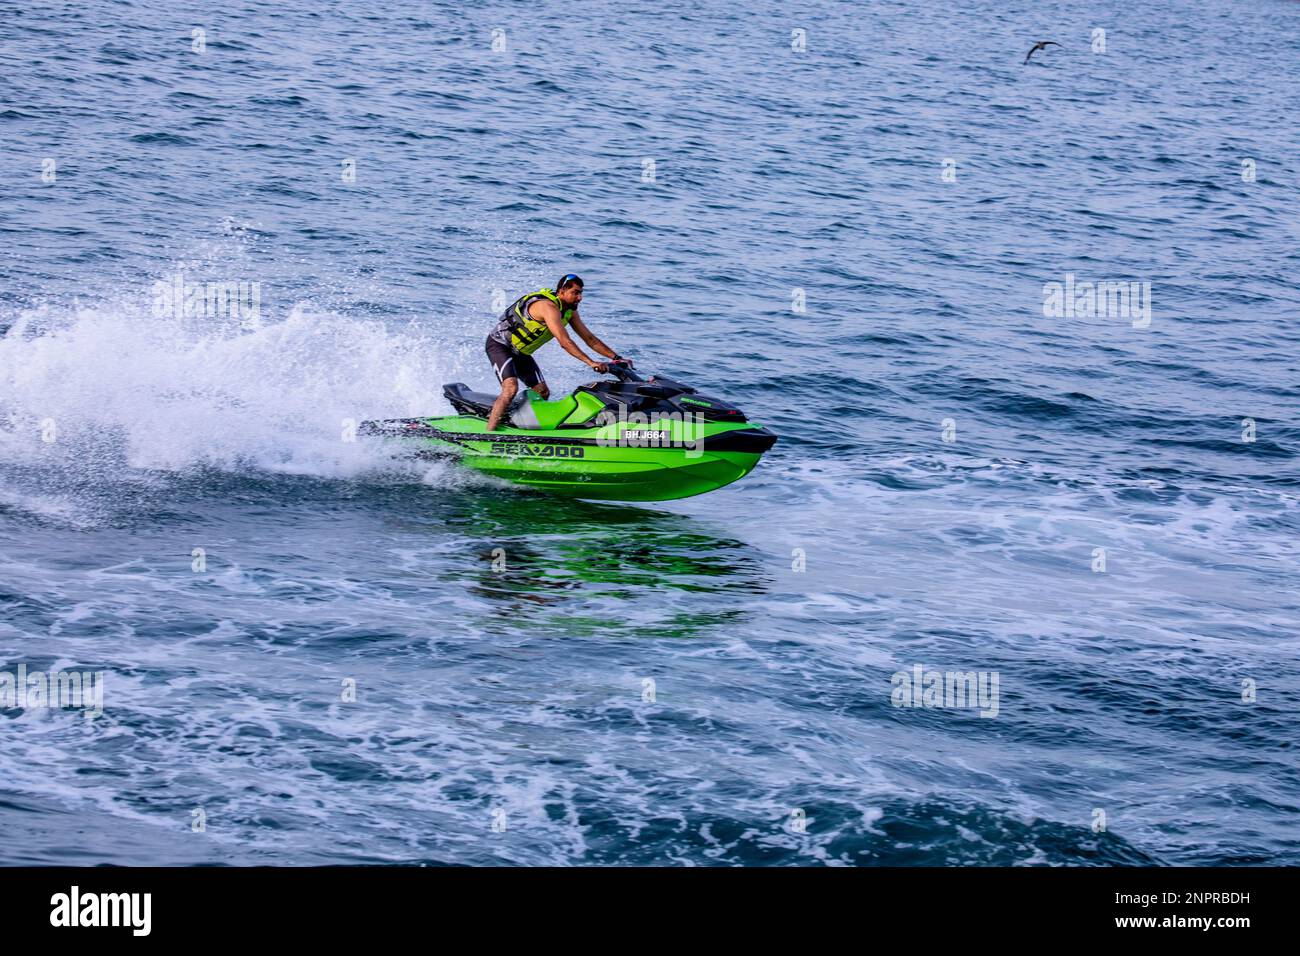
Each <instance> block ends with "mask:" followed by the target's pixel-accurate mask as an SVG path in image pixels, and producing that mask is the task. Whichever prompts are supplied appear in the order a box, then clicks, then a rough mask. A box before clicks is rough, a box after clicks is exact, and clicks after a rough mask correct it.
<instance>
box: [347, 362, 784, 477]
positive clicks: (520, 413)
mask: <svg viewBox="0 0 1300 956" xmlns="http://www.w3.org/2000/svg"><path fill="white" fill-rule="evenodd" d="M610 372H611V373H612V374H614V375H615V376H617V377H618V379H619V381H618V382H617V383H614V382H593V383H591V384H590V385H582V386H579V387H578V388H576V389H574V391H573V393H572V394H571V395H568V396H565V397H563V398H560V399H556V400H554V401H548V400H544V399H542V398H541V396H539V395H537V394H536V393H534V392H531V391H529V392H526V393H525V394H524V395H523V396H521V397H520V400H519V401H517V402H516V403H515V404H514V405H512V406H511V408H510V409H509V418H508V423H507V424H506V425H504V426H503V427H501V428H498V429H497V430H496V431H491V432H489V431H488V430H487V417H488V415H489V413H490V412H491V409H492V403H493V402H494V401H495V396H493V395H490V394H487V393H483V392H474V391H472V390H470V389H468V388H467V387H466V386H464V385H462V384H461V383H459V382H457V383H452V384H450V385H445V386H443V394H444V395H445V396H446V397H447V400H448V401H449V402H450V403H451V405H452V407H453V408H455V409H456V411H457V412H458V413H459V414H456V415H447V416H443V417H440V418H404V419H395V420H391V421H374V422H364V423H362V426H361V432H362V434H366V435H371V436H378V437H383V438H396V439H401V440H402V442H403V443H404V444H407V445H409V446H411V447H412V448H413V450H414V453H415V454H416V455H418V456H420V457H426V458H454V459H456V460H458V461H459V462H460V463H461V464H463V465H466V466H468V467H470V468H473V469H475V470H476V471H479V472H482V473H483V474H485V475H491V476H492V477H494V478H501V479H504V480H506V481H510V482H514V483H515V484H519V485H524V486H525V487H529V488H534V489H536V490H538V491H545V492H548V493H550V494H556V495H566V496H568V497H572V498H592V499H604V500H609V501H669V500H672V499H675V498H689V497H691V496H692V495H701V494H704V493H705V492H707V491H714V490H716V489H718V488H721V487H723V486H724V485H729V484H731V483H732V482H733V481H738V480H739V479H741V478H743V477H745V476H746V475H747V474H749V473H750V472H751V471H752V470H753V468H754V466H755V465H756V464H758V460H759V458H761V457H762V455H763V453H764V452H766V451H767V450H768V449H769V448H771V447H772V445H773V443H774V442H775V441H776V435H774V434H773V433H772V432H770V431H769V430H768V429H766V428H762V427H760V426H757V425H754V424H751V423H750V422H749V420H748V419H747V418H745V416H744V414H743V413H742V412H741V411H740V410H739V409H737V408H734V407H732V406H731V405H729V404H727V403H725V402H723V401H720V400H718V399H716V398H709V397H708V396H704V395H700V394H699V393H698V392H696V390H695V389H693V388H691V387H690V386H688V385H683V384H682V383H680V382H675V381H673V380H672V379H668V378H663V377H657V378H656V377H651V378H649V379H643V378H641V377H640V376H639V375H637V374H636V373H634V372H633V371H632V370H631V368H630V367H628V366H624V365H621V364H618V363H610Z"/></svg>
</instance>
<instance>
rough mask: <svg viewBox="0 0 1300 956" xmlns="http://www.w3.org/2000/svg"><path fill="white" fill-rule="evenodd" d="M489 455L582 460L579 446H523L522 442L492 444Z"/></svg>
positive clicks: (582, 452)
mask: <svg viewBox="0 0 1300 956" xmlns="http://www.w3.org/2000/svg"><path fill="white" fill-rule="evenodd" d="M491 454H493V455H505V456H513V457H516V458H582V457H583V456H584V454H585V451H584V450H583V448H582V446H581V445H525V444H524V443H523V442H508V441H498V442H493V443H492V449H491Z"/></svg>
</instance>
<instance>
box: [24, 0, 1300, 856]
mask: <svg viewBox="0 0 1300 956" xmlns="http://www.w3.org/2000/svg"><path fill="white" fill-rule="evenodd" d="M1098 30H1100V31H1102V33H1098V32H1097V31H1098ZM195 31H201V32H198V33H196V32H195ZM1044 39H1051V40H1055V41H1057V42H1058V43H1059V44H1060V45H1059V46H1051V47H1047V48H1046V49H1045V50H1042V51H1040V52H1038V53H1035V55H1034V57H1033V58H1032V59H1031V60H1030V62H1029V63H1028V64H1026V63H1024V55H1025V52H1026V51H1027V50H1028V49H1029V48H1030V46H1032V45H1033V43H1035V42H1036V41H1038V40H1044ZM1298 94H1300V5H1297V4H1296V3H1293V2H1282V0H1264V2H1259V3H1250V4H1240V3H1232V2H1228V0H1204V2H1195V3H1193V2H1190V0H1173V2H1169V3H1162V4H1134V3H1118V2H1106V0H1103V2H1086V3H1085V2H1082V0H1064V2H1059V3H1053V4H1042V3H1030V2H1025V0H1010V2H992V0H975V2H971V3H961V4H931V3H921V2H916V0H905V2H904V0H896V2H872V3H863V2H858V3H850V2H820V3H815V4H803V3H796V4H788V3H773V2H767V0H757V2H753V3H746V4H741V5H737V4H728V3H721V2H716V0H705V2H701V3H694V4H690V5H688V6H685V7H681V8H673V7H672V6H671V5H669V6H665V5H662V4H650V3H639V2H620V3H610V2H603V0H602V2H592V3H584V4H578V5H573V4H561V3H554V2H549V0H542V2H530V3H501V4H496V5H492V6H488V7H477V6H472V5H457V4H451V3H428V2H420V3H417V2H409V0H392V2H388V3H384V4H381V5H378V6H374V5H367V4H341V3H320V2H309V0H282V2H277V3H275V4H262V3H252V2H246V0H245V2H240V0H234V2H230V3H223V4H221V5H219V6H213V5H210V4H197V3H194V4H190V3H175V2H162V0H123V2H116V3H92V4H85V3H72V2H67V3H43V4H37V5H27V6H22V7H20V8H15V9H14V10H12V11H10V13H9V15H6V16H5V17H3V18H0V133H2V134H3V136H0V154H2V156H3V162H2V163H0V190H2V191H3V199H0V238H2V239H3V241H2V242H0V670H6V669H7V670H8V671H10V672H16V669H17V668H18V666H19V665H20V664H22V665H25V666H26V667H27V668H28V669H29V670H37V669H44V670H46V671H48V670H50V669H54V670H59V669H77V670H83V671H102V672H104V675H105V685H104V687H105V698H104V709H103V714H102V715H101V716H99V717H97V718H95V719H86V718H85V717H84V716H83V714H82V713H80V712H78V711H77V710H75V709H71V708H68V709H51V708H42V707H20V706H7V707H4V706H0V836H3V839H0V863H4V864H31V863H40V864H51V863H63V864H98V863H112V864H126V865H143V864H194V863H206V864H257V863H266V864H322V863H429V864H439V863H469V864H669V865H716V864H724V865H737V864H742V865H753V864H765V865H766V864H778V865H810V864H812V865H845V864H849V865H870V864H904V865H1005V864H1051V865H1095V864H1100V865H1111V864H1162V865H1163V864H1214V865H1227V864H1290V865H1295V864H1297V863H1300V837H1298V836H1297V829H1296V826H1295V823H1296V814H1297V809H1298V808H1300V769H1298V767H1297V759H1296V752H1295V741H1296V738H1297V729H1298V728H1297V718H1296V709H1295V701H1296V700H1297V699H1300V664H1297V651H1298V650H1300V562H1298V560H1297V559H1298V557H1300V545H1298V544H1297V540H1298V536H1300V534H1298V533H1300V472H1298V470H1297V464H1298V461H1297V448H1298V447H1300V426H1297V422H1296V412H1297V408H1300V358H1298V356H1300V324H1297V316H1298V315H1300V285H1298V284H1297V281H1296V275H1297V274H1298V272H1300V252H1297V249H1300V192H1298V191H1297V183H1300V162H1298V160H1297V155H1298V153H1297V150H1296V135H1295V131H1296V125H1295V117H1296V104H1297V103H1298V102H1300V95H1298ZM567 271H576V272H580V273H581V274H582V275H583V276H584V278H585V279H586V282H587V287H586V299H585V300H584V302H583V305H582V312H583V314H584V316H585V317H586V319H587V322H588V324H589V325H590V326H591V327H592V328H593V329H594V330H595V331H596V332H597V333H598V334H599V335H600V336H601V337H603V338H604V339H605V340H606V341H608V342H609V343H610V344H611V345H612V346H614V347H615V348H616V349H618V350H620V351H622V352H624V353H626V354H628V355H631V356H633V357H634V358H635V359H636V361H637V364H638V367H640V368H644V369H647V370H650V371H659V372H662V373H665V374H668V375H672V376H673V377H677V378H681V379H684V380H686V381H689V382H692V383H694V384H695V385H697V386H698V387H700V388H701V389H702V390H704V391H706V392H708V393H710V394H718V395H723V396H726V397H728V398H730V399H733V400H734V401H735V402H736V403H737V404H739V405H740V406H741V407H742V408H744V409H745V410H746V412H747V413H748V414H749V415H750V417H751V418H752V419H753V420H755V421H758V422H761V423H763V424H765V425H767V426H769V427H771V428H772V429H773V430H775V431H776V432H777V433H778V434H779V435H780V436H781V438H780V441H779V442H778V444H777V445H776V447H775V448H774V449H773V451H772V452H771V453H770V454H769V455H768V456H766V458H765V459H764V460H763V461H762V462H761V463H760V465H759V466H758V468H757V470H756V471H755V472H754V473H753V474H752V475H750V476H749V477H748V478H746V479H744V480H743V481H741V482H739V483H738V484H736V485H733V486H731V487H728V488H725V489H723V490H720V491H718V492H715V493H712V494H709V495H706V496H703V497H699V498H694V499H689V500H686V501H680V502H669V503H664V504H661V505H653V504H652V505H620V504H616V503H604V504H596V503H588V502H582V501H566V500H556V499H551V498H546V497H541V496H537V495H533V494H526V493H523V492H520V491H519V490H517V489H513V488H509V487H503V486H500V485H498V484H495V483H493V482H491V481H488V480H484V479H480V478H475V477H472V476H469V475H466V474H463V473H460V472H458V471H457V470H456V469H454V468H453V467H450V466H447V465H445V464H438V463H432V464H431V463H423V464H417V463H413V462H410V461H405V460H401V459H397V458H394V457H393V455H392V453H391V451H390V450H385V449H383V448H379V447H376V446H374V445H373V444H371V443H366V442H354V441H348V440H346V439H347V437H348V433H349V425H350V424H354V423H356V422H359V421H361V420H363V419H367V418H375V417H401V416H408V415H432V414H444V413H447V412H449V411H450V408H449V407H448V405H447V404H446V402H445V400H444V399H443V397H442V393H441V385H442V383H443V382H447V381H464V382H467V383H469V384H470V385H472V386H474V387H477V388H488V387H491V385H492V384H493V378H492V372H491V369H490V367H489V365H488V363H487V361H486V358H485V357H484V356H483V354H482V342H483V338H484V336H485V333H486V332H487V330H488V328H489V326H490V325H491V323H492V321H493V316H494V315H495V314H496V313H497V312H498V311H499V310H500V308H501V307H502V305H503V302H504V300H505V299H512V298H514V297H515V296H517V295H519V294H521V293H523V292H526V291H528V290H530V289H532V288H536V287H538V286H539V285H542V284H551V283H553V281H554V280H555V279H556V278H558V277H559V275H560V274H562V273H563V272H567ZM1067 276H1068V277H1072V278H1071V279H1069V280H1067ZM178 277H179V279H180V281H182V282H187V281H188V282H208V281H213V282H231V283H236V284H237V283H240V282H244V283H253V282H256V283H257V284H258V286H257V288H258V289H259V300H258V313H257V314H256V315H255V316H254V317H253V320H249V318H248V317H247V316H245V317H242V318H240V317H232V316H230V315H224V316H223V315H206V316H186V315H183V314H181V315H177V314H175V313H167V312H166V310H164V309H160V308H159V302H158V295H159V292H158V289H159V286H158V285H157V284H158V283H163V284H164V285H166V284H170V283H174V282H175V281H177V279H178ZM1067 281H1071V282H1075V283H1084V282H1125V283H1128V282H1135V283H1138V288H1139V289H1145V290H1149V300H1148V301H1149V305H1150V313H1149V321H1148V320H1147V318H1143V317H1141V316H1139V317H1130V316H1127V315H1118V314H1114V313H1113V312H1111V313H1107V312H1106V310H1102V314H1096V315H1094V314H1088V313H1086V311H1084V310H1079V311H1077V312H1075V314H1072V315H1065V314H1052V310H1051V309H1050V308H1049V309H1047V310H1046V312H1045V309H1044V303H1045V287H1049V286H1050V284H1051V283H1062V284H1064V283H1066V282H1067ZM1072 311H1074V310H1072ZM538 357H539V358H540V360H541V362H542V365H543V367H544V368H545V370H546V372H547V375H548V378H549V379H550V381H551V384H552V388H553V389H555V390H556V391H563V390H566V389H568V388H571V387H572V386H574V385H576V384H579V383H581V382H584V381H588V380H590V378H591V373H590V372H589V371H588V370H587V369H586V368H585V367H584V366H581V365H579V364H578V363H577V362H575V361H573V360H572V359H570V358H569V357H567V356H565V355H564V354H563V353H562V352H561V350H560V349H559V348H558V346H555V345H551V346H548V347H547V348H546V349H544V350H542V351H541V352H540V353H539V355H538ZM918 665H919V666H920V667H921V668H922V673H924V672H925V671H927V670H935V671H939V672H945V671H956V672H963V673H967V672H977V673H979V674H982V675H984V676H985V677H986V678H991V677H994V676H995V677H996V678H997V681H998V683H997V688H998V697H997V702H996V703H997V705H996V714H995V715H987V716H981V710H980V709H979V708H971V707H965V708H959V707H928V706H918V707H901V706H896V704H898V703H899V702H900V701H899V699H898V698H897V697H896V696H895V693H894V692H895V690H896V687H897V685H898V681H897V680H895V679H894V675H895V674H900V673H901V674H908V675H910V674H911V673H913V669H914V668H915V667H917V666H918ZM352 687H355V700H353V699H351V696H350V688H352ZM921 702H922V703H924V701H921ZM988 709H989V708H985V710H988ZM199 822H201V823H202V826H199Z"/></svg>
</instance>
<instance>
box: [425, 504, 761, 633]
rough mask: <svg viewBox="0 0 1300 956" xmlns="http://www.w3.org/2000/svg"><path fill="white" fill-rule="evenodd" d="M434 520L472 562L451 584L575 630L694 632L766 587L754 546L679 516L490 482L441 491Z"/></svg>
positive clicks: (736, 610) (527, 617) (731, 620)
mask: <svg viewBox="0 0 1300 956" xmlns="http://www.w3.org/2000/svg"><path fill="white" fill-rule="evenodd" d="M436 516H437V517H436V521H437V524H438V525H439V526H440V527H441V528H442V529H443V530H446V531H454V532H455V533H456V534H457V535H459V536H461V537H463V538H465V539H467V542H466V543H467V546H469V547H472V549H473V552H474V555H475V558H476V561H475V562H474V564H473V565H472V566H466V567H465V568H463V569H461V570H458V571H453V572H452V574H451V580H453V581H462V582H465V583H466V584H467V586H468V589H469V592H470V593H471V594H472V595H474V596H476V597H480V598H483V599H485V600H488V601H491V602H493V603H494V604H496V605H501V606H504V608H505V609H506V610H508V611H509V612H510V613H514V614H518V615H519V616H520V619H521V621H526V622H527V623H528V625H530V626H536V625H541V626H542V627H545V628H546V629H548V630H549V629H550V628H551V627H552V626H558V627H560V628H562V629H563V630H564V632H565V633H568V634H572V635H575V636H581V635H583V634H588V633H590V634H600V635H603V636H609V635H610V634H611V632H613V633H620V632H621V633H625V634H627V635H628V636H657V637H663V636H672V637H688V636H696V635H698V634H700V633H702V632H704V631H705V630H707V629H708V628H711V627H716V626H720V625H727V624H731V625H734V624H735V623H736V618H737V617H739V616H742V615H743V613H744V611H743V607H742V606H741V604H740V599H741V596H742V595H754V594H761V593H764V592H766V591H767V589H768V588H769V586H770V584H771V582H770V580H769V577H768V573H767V571H766V570H765V569H764V567H763V562H762V559H761V555H760V553H759V552H758V551H756V550H755V549H754V548H752V547H751V546H750V545H747V544H746V543H744V542H743V541H739V540H736V539H734V538H724V537H718V536H716V535H713V534H710V533H709V532H708V529H707V527H706V526H704V525H701V524H700V523H699V522H697V521H695V520H693V519H691V518H689V517H685V516H682V515H675V514H667V513H663V512H658V511H652V510H649V509H645V508H637V507H628V506H619V505H609V504H593V503H588V502H580V501H574V500H572V499H551V498H547V497H545V496H542V495H535V494H515V493H513V492H504V493H503V492H499V491H497V490H495V489H493V490H491V491H482V492H480V491H474V492H465V493H461V494H455V495H450V496H443V497H440V498H439V501H438V502H437V506H436ZM656 594H658V595H660V599H659V600H656V598H655V595H656ZM695 596H698V597H699V598H703V599H707V602H708V606H707V608H702V607H699V606H698V602H697V600H695V599H694V598H695ZM633 606H634V607H635V612H633V611H630V610H629V607H633ZM552 610H553V611H555V612H561V611H563V612H565V613H564V616H563V617H562V618H559V617H555V618H552V617H551V616H550V611H552ZM593 611H594V612H595V613H592V612H593Z"/></svg>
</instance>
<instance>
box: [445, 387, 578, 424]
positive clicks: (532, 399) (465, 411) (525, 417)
mask: <svg viewBox="0 0 1300 956" xmlns="http://www.w3.org/2000/svg"><path fill="white" fill-rule="evenodd" d="M442 394H443V395H444V396H446V398H447V401H449V402H451V406H452V408H454V409H456V411H458V412H460V413H461V414H462V415H473V416H474V417H475V418H487V417H488V415H490V414H491V412H492V406H493V405H494V404H496V400H497V397H496V396H495V395H489V394H488V393H487V392H475V391H473V390H472V389H470V388H469V386H467V385H464V384H462V383H461V382H453V383H452V384H450V385H444V386H443V387H442ZM576 405H577V402H576V401H575V399H574V398H573V396H572V395H566V396H564V397H563V398H559V399H556V400H555V401H551V402H546V401H543V400H542V397H541V396H540V395H538V394H537V393H536V392H534V391H533V390H532V389H527V388H526V389H524V390H523V391H521V392H519V393H518V394H516V395H515V400H514V401H513V402H511V403H510V409H509V410H508V411H507V412H506V418H505V421H504V422H503V423H502V424H506V425H510V426H512V427H514V428H524V429H528V428H555V427H556V426H557V425H559V423H560V422H561V421H563V420H564V418H565V417H566V416H567V415H568V414H569V413H570V412H572V411H573V409H574V408H575V407H576Z"/></svg>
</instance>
